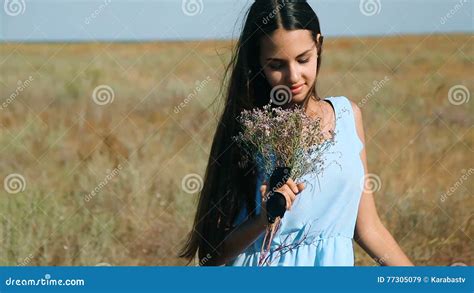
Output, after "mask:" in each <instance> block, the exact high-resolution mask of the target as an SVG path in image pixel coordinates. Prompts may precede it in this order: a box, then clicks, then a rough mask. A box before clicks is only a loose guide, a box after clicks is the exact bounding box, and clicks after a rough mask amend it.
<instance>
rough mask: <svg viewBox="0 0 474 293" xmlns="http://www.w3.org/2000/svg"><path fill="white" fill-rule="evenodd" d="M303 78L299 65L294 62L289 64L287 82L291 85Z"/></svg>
mask: <svg viewBox="0 0 474 293" xmlns="http://www.w3.org/2000/svg"><path fill="white" fill-rule="evenodd" d="M300 79H301V73H300V70H299V68H298V66H297V65H295V64H293V65H290V66H288V76H287V80H288V81H287V82H288V84H289V85H290V86H291V85H293V84H296V83H298V82H299V81H300Z"/></svg>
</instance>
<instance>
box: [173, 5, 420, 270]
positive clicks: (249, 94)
mask: <svg viewBox="0 0 474 293" xmlns="http://www.w3.org/2000/svg"><path fill="white" fill-rule="evenodd" d="M322 45H323V37H322V35H321V30H320V26H319V20H318V17H317V16H316V14H315V12H314V11H313V10H312V8H311V7H310V5H309V4H308V3H306V1H301V0H300V1H297V0H293V1H291V0H287V1H281V0H279V1H271V0H264V1H260V0H257V1H255V2H254V3H253V4H252V6H251V7H250V9H249V11H248V14H247V19H246V21H245V25H244V28H243V31H242V34H241V36H240V38H239V41H238V43H237V46H236V49H235V51H234V54H233V57H232V60H231V62H230V64H229V66H228V67H227V70H226V73H229V72H230V77H229V80H228V88H227V91H226V100H225V104H224V109H223V113H222V116H221V118H220V123H219V125H218V127H217V130H216V133H215V135H214V140H213V143H212V148H211V154H210V158H209V161H208V166H207V169H206V174H205V178H204V185H203V189H202V191H201V193H200V198H199V204H198V207H197V213H196V216H195V219H194V226H193V230H192V231H191V232H190V234H189V238H188V240H187V243H186V245H185V246H184V247H183V248H182V251H181V253H180V257H184V258H187V259H189V261H192V259H193V258H194V257H195V255H196V252H197V253H198V257H199V264H200V265H228V266H231V265H234V266H256V265H258V261H259V257H260V249H261V246H262V242H263V238H264V235H265V230H266V227H267V225H268V224H269V223H268V220H267V216H266V196H265V195H266V194H267V189H268V188H267V184H266V182H268V178H263V176H262V172H261V171H260V169H259V168H258V166H256V165H255V164H253V165H252V164H250V166H248V167H247V168H246V169H241V168H240V167H239V166H238V162H239V160H240V150H239V148H238V147H237V146H236V145H235V144H234V143H233V142H232V139H231V138H232V136H234V135H236V134H237V133H238V132H239V125H238V123H237V121H236V117H237V116H238V115H239V114H240V112H241V111H242V110H243V109H251V108H253V107H262V106H263V105H265V104H268V103H269V102H270V101H271V97H270V93H271V92H272V89H273V88H275V87H276V86H279V87H282V86H286V87H288V88H289V92H291V94H290V96H291V100H290V101H288V105H290V106H291V105H296V104H298V105H301V106H303V107H304V109H305V111H306V113H307V114H308V115H309V116H310V117H319V118H321V119H322V121H323V125H324V129H323V130H324V132H325V133H328V134H329V135H330V134H333V133H335V138H336V139H335V143H334V144H333V145H332V146H331V151H330V152H328V154H327V158H326V159H327V160H329V161H336V162H337V164H329V165H328V166H327V168H326V169H325V170H324V174H323V175H322V176H320V177H319V178H318V180H319V184H317V185H318V186H320V188H313V189H309V188H305V186H304V184H303V183H299V184H297V183H295V182H294V181H293V180H292V179H291V178H290V179H289V180H288V181H287V182H286V184H285V185H283V186H282V187H281V188H279V189H278V190H277V191H279V192H280V193H282V194H283V195H284V196H285V198H286V202H287V207H286V208H287V211H286V213H285V215H284V217H283V218H282V219H281V226H280V228H279V230H278V232H277V233H276V234H275V236H274V238H273V240H272V243H271V248H272V249H271V258H270V259H271V262H268V264H270V265H280V266H353V265H354V254H353V246H352V240H353V239H355V240H356V241H357V243H358V244H359V245H360V246H361V247H362V248H363V249H364V250H365V251H366V252H367V253H368V254H369V255H370V256H371V257H372V258H374V259H375V260H377V261H379V263H380V264H382V265H413V264H412V263H411V262H410V260H409V259H408V258H407V256H406V255H405V254H404V253H403V252H402V250H401V249H400V247H399V246H398V244H397V243H396V241H395V240H394V238H393V237H392V236H391V234H390V233H389V232H388V231H387V230H386V228H385V227H384V225H383V224H382V223H381V221H380V219H379V217H378V214H377V211H376V208H375V204H374V197H373V194H372V192H371V191H370V190H366V189H364V188H363V186H364V180H366V178H365V177H366V174H367V163H366V152H365V147H364V146H365V141H364V130H363V124H362V116H361V111H360V109H359V108H358V107H357V105H356V104H354V103H353V102H352V101H351V100H349V99H348V98H346V97H344V96H338V97H327V98H324V99H321V98H320V97H319V96H318V94H317V86H316V83H317V78H318V74H319V70H320V68H321V60H322V48H323V46H322ZM226 76H227V75H226ZM328 137H330V136H328ZM294 244H298V245H294ZM281 245H286V246H287V247H291V248H292V249H290V250H288V251H286V252H285V253H284V254H283V253H274V252H273V251H274V250H275V248H277V247H279V246H280V247H281ZM292 245H294V246H292Z"/></svg>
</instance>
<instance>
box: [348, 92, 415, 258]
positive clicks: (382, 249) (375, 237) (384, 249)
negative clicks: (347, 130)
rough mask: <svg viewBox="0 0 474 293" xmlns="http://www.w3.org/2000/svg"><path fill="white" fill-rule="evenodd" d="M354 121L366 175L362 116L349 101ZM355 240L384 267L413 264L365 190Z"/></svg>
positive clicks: (372, 198)
mask: <svg viewBox="0 0 474 293" xmlns="http://www.w3.org/2000/svg"><path fill="white" fill-rule="evenodd" d="M351 104H352V109H353V112H354V117H355V121H356V129H357V134H358V135H359V138H360V140H361V141H362V143H363V145H364V147H363V148H362V151H361V153H360V156H361V160H362V163H363V165H364V174H367V158H366V152H365V137H364V136H365V135H364V127H363V121H362V114H361V111H360V109H359V107H358V106H357V105H356V104H355V103H354V102H352V101H351ZM354 234H355V240H356V242H357V243H358V244H359V246H360V247H362V248H363V249H364V250H365V251H366V252H367V253H368V254H369V255H370V256H371V257H372V258H373V259H374V260H375V261H377V262H378V263H379V264H381V265H384V266H413V263H412V262H411V261H410V260H409V259H408V257H407V256H406V255H405V253H403V251H402V249H401V248H400V246H399V245H398V244H397V242H396V241H395V239H394V238H393V236H392V235H391V234H390V232H389V231H388V230H387V229H386V228H385V226H384V225H383V224H382V222H381V221H380V218H379V216H378V214H377V209H376V206H375V202H374V196H373V193H372V191H371V190H365V189H364V192H363V193H362V197H361V200H360V204H359V211H358V215H357V222H356V229H355V233H354Z"/></svg>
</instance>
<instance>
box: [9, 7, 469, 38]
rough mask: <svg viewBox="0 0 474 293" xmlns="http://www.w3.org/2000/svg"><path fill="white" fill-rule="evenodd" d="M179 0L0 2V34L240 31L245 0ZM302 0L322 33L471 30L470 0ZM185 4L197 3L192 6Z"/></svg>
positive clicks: (221, 34) (214, 34)
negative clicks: (312, 14) (318, 21)
mask: <svg viewBox="0 0 474 293" xmlns="http://www.w3.org/2000/svg"><path fill="white" fill-rule="evenodd" d="M12 2H15V3H12ZM183 2H184V3H189V2H193V1H192V0H183V1H182V0H138V1H132V0H62V1H61V0H2V9H1V10H0V25H1V27H0V39H1V40H7V41H8V40H9V41H64V40H69V41H88V40H105V41H110V40H117V41H134V40H189V39H203V38H204V39H223V38H225V39H228V38H231V37H234V38H235V37H237V35H238V33H239V31H240V23H239V22H240V21H242V19H243V16H244V13H245V11H246V9H247V8H248V7H249V6H250V4H251V2H253V1H244V0H242V1H239V0H236V1H231V0H194V2H195V3H197V5H195V6H183ZM308 2H309V3H310V4H311V6H312V7H313V8H314V9H315V11H316V13H317V14H318V16H319V19H320V22H321V27H322V31H323V34H324V35H326V36H354V35H356V36H367V35H392V34H424V33H432V32H437V33H438V32H439V33H450V32H471V33H472V31H473V26H474V25H473V18H472V15H473V0H455V1H451V0H392V1H390V0H361V1H358V0H325V1H319V0H315V1H311V0H309V1H308ZM17 3H19V4H18V5H16V6H15V5H14V4H17ZM361 3H362V5H361ZM371 4H373V5H371ZM193 7H195V8H197V9H196V10H193ZM193 14H195V15H193Z"/></svg>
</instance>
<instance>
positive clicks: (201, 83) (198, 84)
mask: <svg viewBox="0 0 474 293" xmlns="http://www.w3.org/2000/svg"><path fill="white" fill-rule="evenodd" d="M209 81H211V77H210V76H207V77H206V79H204V80H202V81H199V80H196V86H195V87H194V89H193V92H192V93H190V94H189V95H188V96H187V97H186V98H185V99H184V101H182V102H181V103H179V105H178V106H175V107H174V113H175V114H178V113H179V112H181V110H182V109H183V108H184V107H186V106H187V105H188V103H189V102H191V100H192V99H194V97H196V95H197V94H198V93H199V92H200V91H202V90H203V89H204V88H205V87H206V86H207V84H208V83H209Z"/></svg>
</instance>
